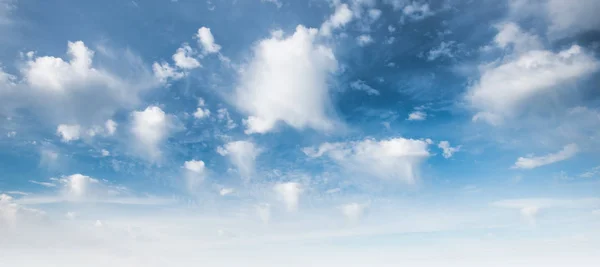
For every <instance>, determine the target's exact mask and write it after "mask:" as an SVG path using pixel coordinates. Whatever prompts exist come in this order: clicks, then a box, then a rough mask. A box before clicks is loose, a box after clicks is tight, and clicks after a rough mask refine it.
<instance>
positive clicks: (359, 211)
mask: <svg viewBox="0 0 600 267" xmlns="http://www.w3.org/2000/svg"><path fill="white" fill-rule="evenodd" d="M367 207H368V205H367V204H359V203H349V204H346V205H343V206H342V207H341V210H342V213H343V214H344V216H346V218H347V219H348V220H350V221H352V222H355V221H358V220H359V219H360V218H361V217H362V216H363V214H364V213H365V210H366V209H367Z"/></svg>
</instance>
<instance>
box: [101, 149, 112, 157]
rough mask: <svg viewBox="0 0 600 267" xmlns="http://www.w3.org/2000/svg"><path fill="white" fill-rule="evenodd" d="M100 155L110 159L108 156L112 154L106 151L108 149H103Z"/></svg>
mask: <svg viewBox="0 0 600 267" xmlns="http://www.w3.org/2000/svg"><path fill="white" fill-rule="evenodd" d="M100 154H101V155H102V156H103V157H108V156H110V152H108V150H106V149H102V150H101V151H100Z"/></svg>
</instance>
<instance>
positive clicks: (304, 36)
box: [234, 25, 337, 134]
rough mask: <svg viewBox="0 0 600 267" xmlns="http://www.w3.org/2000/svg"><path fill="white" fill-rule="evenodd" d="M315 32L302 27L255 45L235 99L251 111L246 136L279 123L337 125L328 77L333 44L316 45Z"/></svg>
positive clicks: (333, 61) (328, 127)
mask: <svg viewBox="0 0 600 267" xmlns="http://www.w3.org/2000/svg"><path fill="white" fill-rule="evenodd" d="M316 34H317V30H315V29H307V28H305V27H303V26H301V25H300V26H298V27H297V28H296V32H295V33H294V34H293V35H292V36H289V37H287V38H283V37H282V36H272V37H271V38H269V39H265V40H262V41H260V42H258V43H257V45H256V46H255V47H254V56H253V58H252V61H251V62H250V63H249V64H248V65H247V66H246V67H245V68H244V70H243V71H242V72H241V77H240V84H239V85H238V86H237V88H236V90H235V101H234V102H235V104H236V106H237V107H238V108H239V109H240V110H241V111H243V112H245V113H247V114H248V115H249V117H248V119H246V120H245V124H246V127H247V129H246V133H247V134H251V133H266V132H269V131H272V130H273V129H274V127H275V126H276V123H277V122H284V123H286V124H288V125H290V126H292V127H294V128H297V129H303V128H313V129H315V130H332V129H333V122H332V119H331V118H330V116H328V111H329V107H330V105H331V103H330V99H329V89H328V84H327V79H328V76H329V74H330V73H332V72H334V71H335V70H336V69H337V61H336V59H335V57H334V55H333V52H332V51H331V49H330V48H328V47H326V46H323V45H319V44H316V41H315V37H316Z"/></svg>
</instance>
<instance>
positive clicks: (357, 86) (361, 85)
mask: <svg viewBox="0 0 600 267" xmlns="http://www.w3.org/2000/svg"><path fill="white" fill-rule="evenodd" d="M350 88H352V89H354V90H357V91H363V92H365V93H367V94H368V95H379V91H377V90H376V89H374V88H373V87H371V86H369V85H368V84H367V83H366V82H365V81H362V80H356V81H353V82H351V83H350Z"/></svg>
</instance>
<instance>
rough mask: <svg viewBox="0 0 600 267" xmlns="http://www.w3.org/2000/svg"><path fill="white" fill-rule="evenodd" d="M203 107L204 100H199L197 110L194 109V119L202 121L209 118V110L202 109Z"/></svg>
mask: <svg viewBox="0 0 600 267" xmlns="http://www.w3.org/2000/svg"><path fill="white" fill-rule="evenodd" d="M204 105H205V104H204V99H202V98H200V99H199V100H198V108H197V109H196V112H194V117H195V118H196V119H204V118H206V117H208V116H210V110H209V109H207V108H203V107H204Z"/></svg>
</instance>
